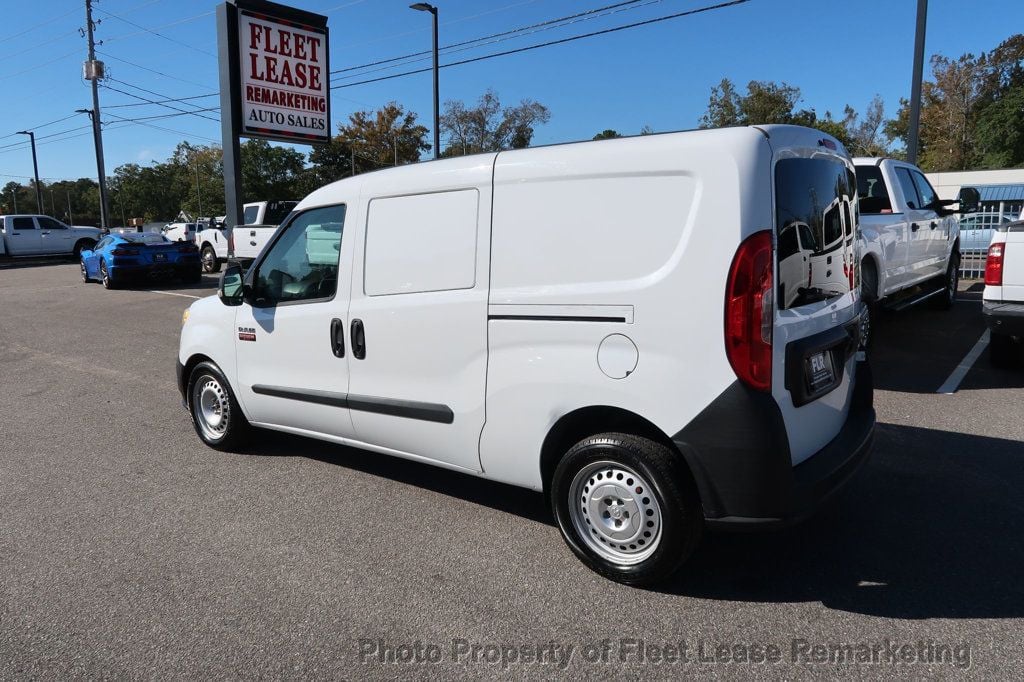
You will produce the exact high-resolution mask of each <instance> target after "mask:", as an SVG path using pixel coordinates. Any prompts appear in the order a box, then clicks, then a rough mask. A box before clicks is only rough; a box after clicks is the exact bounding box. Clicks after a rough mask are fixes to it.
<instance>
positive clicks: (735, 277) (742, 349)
mask: <svg viewBox="0 0 1024 682" xmlns="http://www.w3.org/2000/svg"><path fill="white" fill-rule="evenodd" d="M773 269H774V266H773V263H772V233H771V231H769V230H765V231H763V232H758V233H757V234H754V235H751V236H750V237H748V238H747V239H746V240H745V241H744V242H743V243H742V244H740V248H739V249H737V250H736V255H735V256H734V257H733V259H732V267H730V268H729V281H728V283H727V284H726V290H725V291H726V293H725V353H726V356H727V357H728V358H729V364H730V365H732V369H733V371H734V372H736V376H737V377H739V378H740V380H741V381H743V382H744V383H745V384H747V385H748V386H750V387H751V388H755V389H757V390H759V391H768V390H770V389H771V385H772V327H773V325H774V315H775V305H774V289H773V284H772V282H773V279H774V278H773V277H772V271H773Z"/></svg>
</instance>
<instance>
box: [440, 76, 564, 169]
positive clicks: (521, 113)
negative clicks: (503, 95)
mask: <svg viewBox="0 0 1024 682" xmlns="http://www.w3.org/2000/svg"><path fill="white" fill-rule="evenodd" d="M550 120H551V111H550V110H549V109H548V108H547V107H546V106H544V105H543V104H541V103H540V102H535V101H533V100H528V99H524V100H522V101H521V102H520V103H519V104H518V105H516V106H514V107H502V106H501V99H500V98H499V97H498V93H496V92H494V91H493V90H487V91H486V92H485V93H484V94H483V95H481V96H480V99H479V100H477V103H476V105H475V106H467V105H466V103H465V102H462V101H459V100H449V101H447V102H445V104H444V111H443V112H442V114H441V133H442V134H443V135H445V136H447V137H448V146H447V147H445V148H444V150H443V151H442V153H441V156H462V155H464V154H478V153H480V152H496V151H501V150H503V149H522V148H523V147H528V146H530V142H532V141H533V134H534V131H535V128H536V126H538V125H541V124H544V123H547V122H548V121H550Z"/></svg>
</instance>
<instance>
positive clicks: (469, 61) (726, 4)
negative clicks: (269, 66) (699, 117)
mask: <svg viewBox="0 0 1024 682" xmlns="http://www.w3.org/2000/svg"><path fill="white" fill-rule="evenodd" d="M747 2H750V0H730V1H729V2H721V3H718V4H716V5H708V6H706V7H698V8H697V9H691V10H686V11H685V12H677V13H675V14H669V15H666V16H662V17H657V18H655V19H647V20H645V21H637V22H634V23H632V24H625V25H623V26H615V27H613V28H606V29H603V30H601V31H592V32H591V33H583V34H580V35H576V36H570V37H568V38H561V39H559V40H550V41H548V42H546V43H538V44H536V45H527V46H525V47H519V48H516V49H514V50H505V51H503V52H494V53H492V54H485V55H482V56H480V57H472V58H470V59H463V60H461V61H457V62H449V63H448V64H442V65H441V66H440V68H442V69H445V68H448V67H450V66H461V65H463V64H472V63H473V62H480V61H484V60H486V59H494V58H495V57H505V56H507V55H512V54H518V53H520V52H528V51H530V50H537V49H540V48H542V47H550V46H552V45H561V44H563V43H571V42H574V41H576V40H583V39H584V38H593V37H594V36H600V35H606V34H609V33H616V32H618V31H625V30H627V29H631V28H637V27H640V26H648V25H650V24H656V23H659V22H662V21H668V20H669V19H678V18H680V17H685V16H690V15H693V14H700V13H703V12H710V11H712V10H717V9H724V8H726V7H733V6H735V5H742V4H744V3H747ZM430 70H431V67H425V68H422V69H414V70H412V71H403V72H402V73H395V74H391V75H389V76H380V77H379V78H370V79H367V80H361V81H356V82H353V83H343V84H341V85H334V86H331V90H340V89H342V88H351V87H355V86H357V85H366V84H367V83H378V82H380V81H386V80H391V79H393V78H401V77H403V76H411V75H413V74H417V73H425V72H427V71H430Z"/></svg>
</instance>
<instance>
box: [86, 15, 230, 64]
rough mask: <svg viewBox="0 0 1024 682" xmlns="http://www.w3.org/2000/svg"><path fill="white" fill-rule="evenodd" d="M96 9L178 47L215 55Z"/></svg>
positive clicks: (210, 55)
mask: <svg viewBox="0 0 1024 682" xmlns="http://www.w3.org/2000/svg"><path fill="white" fill-rule="evenodd" d="M96 11H97V12H101V13H103V14H105V15H107V16H108V17H111V18H113V19H117V20H118V21H123V22H124V23H126V24H128V25H129V26H134V27H135V28H137V29H140V30H142V31H145V32H146V33H152V34H153V35H155V36H157V37H158V38H163V39H164V40H167V41H170V42H172V43H174V44H175V45H177V46H179V47H187V48H189V49H190V50H195V51H196V52H199V53H202V54H205V55H206V56H208V57H216V56H217V55H215V54H214V53H212V52H208V51H206V50H203V49H200V48H198V47H195V46H194V45H189V44H188V43H184V42H181V41H180V40H175V39H174V38H168V37H167V36H165V35H164V34H163V33H160V32H158V31H154V30H153V29H151V28H146V27H145V26H143V25H141V24H136V23H135V22H134V21H129V20H128V19H125V18H124V17H120V16H118V15H116V14H114V13H113V12H108V11H106V10H103V9H99V8H97V9H96ZM121 37H124V36H121Z"/></svg>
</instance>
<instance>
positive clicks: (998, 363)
mask: <svg viewBox="0 0 1024 682" xmlns="http://www.w3.org/2000/svg"><path fill="white" fill-rule="evenodd" d="M1019 351H1020V345H1018V344H1017V343H1016V342H1014V340H1013V337H1012V336H1007V335H1006V334H997V333H995V332H990V335H989V339H988V358H989V361H990V362H991V363H992V366H993V367H1010V366H1012V365H1013V364H1014V363H1015V362H1016V361H1017V359H1018V358H1017V353H1018V352H1019Z"/></svg>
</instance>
